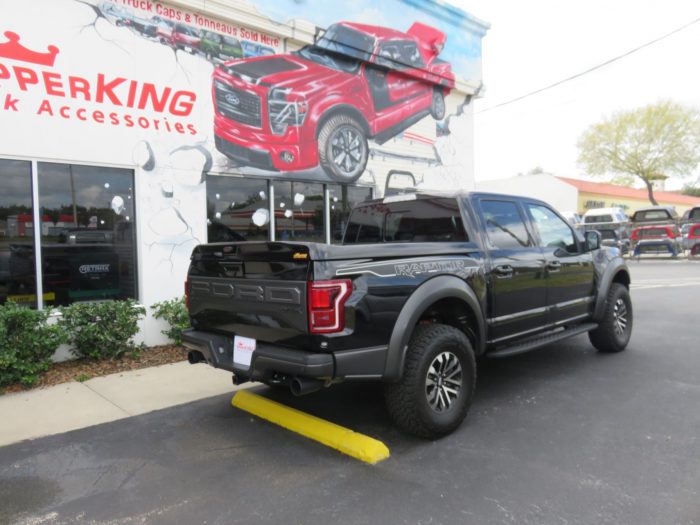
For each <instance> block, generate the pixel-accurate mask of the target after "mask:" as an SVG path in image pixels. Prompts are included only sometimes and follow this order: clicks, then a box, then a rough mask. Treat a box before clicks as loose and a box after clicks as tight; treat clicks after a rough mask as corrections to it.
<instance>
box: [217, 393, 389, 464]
mask: <svg viewBox="0 0 700 525" xmlns="http://www.w3.org/2000/svg"><path fill="white" fill-rule="evenodd" d="M231 404H232V405H233V406H234V407H236V408H240V409H241V410H245V411H246V412H250V413H251V414H253V415H256V416H258V417H261V418H262V419H266V420H267V421H270V422H271V423H275V424H276V425H280V426H281V427H284V428H286V429H287V430H291V431H292V432H296V433H297V434H301V435H302V436H304V437H307V438H309V439H313V440H314V441H318V442H319V443H322V444H324V445H326V446H328V447H331V448H334V449H336V450H338V451H340V452H342V453H343V454H347V455H348V456H352V457H354V458H356V459H359V460H360V461H364V462H365V463H370V464H372V465H374V464H376V463H378V462H380V461H382V460H383V459H386V458H388V457H389V449H388V448H387V446H386V445H385V444H384V443H382V442H381V441H378V440H376V439H374V438H371V437H369V436H365V435H364V434H360V433H358V432H355V431H353V430H350V429H349V428H345V427H341V426H340V425H336V424H335V423H331V422H330V421H326V420H325V419H321V418H318V417H316V416H312V415H310V414H307V413H305V412H302V411H300V410H296V409H294V408H290V407H288V406H285V405H282V404H281V403H277V402H275V401H272V400H270V399H267V398H265V397H262V396H259V395H257V394H253V393H252V392H249V391H247V390H241V391H239V392H236V393H235V394H234V396H233V398H232V399H231Z"/></svg>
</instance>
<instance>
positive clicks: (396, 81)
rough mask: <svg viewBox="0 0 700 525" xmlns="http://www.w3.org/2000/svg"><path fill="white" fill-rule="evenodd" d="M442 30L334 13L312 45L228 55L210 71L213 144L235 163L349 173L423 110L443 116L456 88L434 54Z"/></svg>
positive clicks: (355, 173)
mask: <svg viewBox="0 0 700 525" xmlns="http://www.w3.org/2000/svg"><path fill="white" fill-rule="evenodd" d="M445 39H446V37H445V35H444V33H442V32H441V31H439V30H437V29H434V28H432V27H429V26H426V25H424V24H421V23H420V22H416V23H414V24H413V25H412V26H411V28H410V29H409V30H408V31H407V32H405V33H404V32H400V31H396V30H393V29H388V28H385V27H379V26H371V25H364V24H355V23H350V22H339V23H337V24H334V25H332V26H330V27H329V28H328V29H327V30H326V31H325V33H322V34H321V35H320V36H319V37H318V38H317V39H316V41H315V43H314V44H312V45H308V46H306V47H304V48H302V49H301V50H299V51H297V52H294V53H290V54H283V55H273V56H263V57H255V58H247V59H239V60H232V61H229V62H226V63H224V64H223V65H221V66H220V67H218V68H217V69H216V70H215V71H214V75H213V86H212V95H213V101H214V109H215V112H214V113H215V117H214V133H215V139H216V147H217V149H218V150H219V151H220V152H221V153H223V154H224V155H226V156H227V157H229V158H231V159H232V160H233V161H234V162H237V163H239V164H241V165H246V166H253V167H257V168H262V169H266V170H273V171H297V170H304V169H310V168H314V167H316V166H318V165H319V164H320V166H321V167H322V168H323V170H324V171H325V172H326V174H327V175H328V176H329V177H330V178H331V179H333V180H335V181H337V182H345V183H348V182H353V181H355V180H357V179H358V178H359V177H360V176H361V175H362V173H363V171H364V169H365V166H366V164H367V159H368V156H369V146H368V142H367V141H368V139H370V138H371V139H373V140H374V141H375V142H377V143H378V144H382V143H384V142H386V141H387V140H389V139H390V138H392V137H394V136H396V135H397V134H399V133H400V132H402V131H403V130H405V129H406V128H408V127H410V126H412V125H413V124H415V123H416V122H418V121H419V120H421V119H422V118H424V117H425V116H427V115H432V117H433V118H435V119H436V120H442V119H443V118H444V117H445V97H446V96H447V95H448V94H449V92H450V90H451V89H452V88H454V75H453V73H452V70H451V67H450V64H448V63H447V62H444V61H442V60H440V59H438V55H439V54H440V51H441V50H442V48H443V47H444V45H445Z"/></svg>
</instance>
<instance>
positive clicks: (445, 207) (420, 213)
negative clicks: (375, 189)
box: [343, 197, 468, 244]
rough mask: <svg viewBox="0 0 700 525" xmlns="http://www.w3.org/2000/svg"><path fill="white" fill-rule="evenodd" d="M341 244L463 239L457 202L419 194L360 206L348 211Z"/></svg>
mask: <svg viewBox="0 0 700 525" xmlns="http://www.w3.org/2000/svg"><path fill="white" fill-rule="evenodd" d="M349 221H350V222H349V224H348V227H347V228H346V230H345V236H344V240H343V243H344V244H363V243H376V242H464V241H467V240H468V239H467V235H466V232H465V231H464V225H463V224H462V217H461V215H460V211H459V205H458V203H457V201H456V200H455V199H450V198H437V197H436V198H418V199H414V200H412V201H410V202H409V203H408V204H407V203H405V202H400V201H399V202H391V203H385V202H377V203H374V204H368V205H366V206H360V207H358V208H356V209H355V210H354V211H353V212H352V214H351V215H350V220H349Z"/></svg>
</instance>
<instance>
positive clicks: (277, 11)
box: [251, 0, 481, 81]
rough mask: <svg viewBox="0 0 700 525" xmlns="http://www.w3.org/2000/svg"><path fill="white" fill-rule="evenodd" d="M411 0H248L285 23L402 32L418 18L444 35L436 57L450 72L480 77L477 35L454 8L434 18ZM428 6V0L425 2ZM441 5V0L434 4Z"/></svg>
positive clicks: (475, 78)
mask: <svg viewBox="0 0 700 525" xmlns="http://www.w3.org/2000/svg"><path fill="white" fill-rule="evenodd" d="M413 1H414V0H407V1H402V0H354V1H352V2H344V3H343V4H342V5H343V9H344V10H343V11H342V12H340V10H339V9H338V7H339V5H338V4H337V3H334V2H328V1H326V0H251V3H252V4H253V5H254V6H255V7H256V9H257V10H258V11H259V12H260V13H261V14H263V15H265V16H268V17H269V18H271V19H272V20H275V21H276V22H280V23H285V22H288V21H290V20H292V19H295V18H298V19H303V20H308V21H309V22H312V23H314V24H316V25H318V26H320V27H328V26H329V25H331V24H333V23H335V22H340V21H349V22H361V23H366V24H372V25H379V26H385V27H390V28H393V29H397V30H399V31H405V30H407V29H408V28H409V27H411V25H412V24H413V23H414V22H416V21H420V22H423V23H424V24H427V25H431V26H434V27H437V28H439V29H440V30H441V31H443V32H444V33H445V34H446V35H447V43H446V45H445V49H444V50H443V52H442V53H441V54H440V58H442V59H443V60H446V61H447V62H449V63H450V64H452V69H453V71H454V72H455V73H456V74H457V75H458V76H460V77H462V78H463V79H465V80H476V81H478V80H480V75H481V70H480V60H479V59H480V57H481V37H480V36H478V35H475V34H474V33H473V32H471V31H470V30H469V29H468V28H467V27H466V24H465V20H464V18H463V17H460V15H459V12H458V11H457V10H456V8H450V9H452V10H453V11H452V12H451V13H450V15H451V16H450V20H445V19H444V18H440V19H438V18H437V17H436V16H434V15H432V14H430V13H427V12H426V11H425V10H423V9H419V8H416V7H414V6H413V5H412V4H413ZM425 4H426V5H431V4H432V2H425ZM435 5H437V6H440V5H443V4H442V3H441V2H438V3H437V4H435Z"/></svg>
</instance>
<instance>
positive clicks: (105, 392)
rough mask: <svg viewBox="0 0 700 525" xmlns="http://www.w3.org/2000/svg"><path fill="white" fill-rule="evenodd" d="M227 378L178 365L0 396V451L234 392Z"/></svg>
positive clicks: (223, 374)
mask: <svg viewBox="0 0 700 525" xmlns="http://www.w3.org/2000/svg"><path fill="white" fill-rule="evenodd" d="M254 384H255V383H246V385H244V386H243V387H236V386H234V385H233V384H232V383H231V374H229V373H227V372H225V371H223V370H217V369H215V368H212V367H210V366H207V365H201V364H200V365H190V364H189V363H188V362H186V361H183V362H180V363H174V364H168V365H161V366H155V367H152V368H143V369H140V370H133V371H130V372H120V373H117V374H112V375H109V376H103V377H96V378H94V379H90V380H88V381H85V382H83V383H78V382H70V383H63V384H60V385H55V386H52V387H49V388H42V389H36V390H31V391H28V392H18V393H16V394H6V395H3V396H0V421H2V424H0V446H4V445H9V444H11V443H16V442H18V441H22V440H24V439H34V438H38V437H42V436H49V435H52V434H60V433H63V432H68V431H69V430H76V429H78V428H85V427H89V426H92V425H98V424H100V423H106V422H108V421H115V420H117V419H123V418H126V417H131V416H136V415H139V414H145V413H146V412H151V411H153V410H160V409H162V408H168V407H172V406H175V405H181V404H184V403H189V402H191V401H196V400H198V399H204V398H206V397H211V396H216V395H220V394H226V393H233V392H234V391H235V390H237V389H239V388H245V387H246V386H248V385H251V386H252V385H254Z"/></svg>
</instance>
